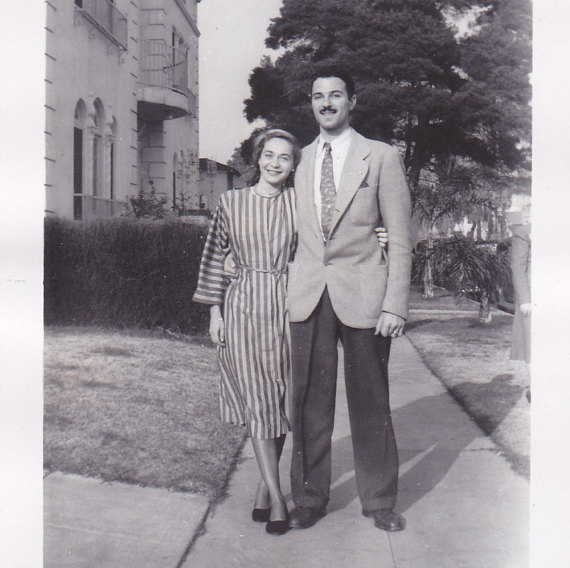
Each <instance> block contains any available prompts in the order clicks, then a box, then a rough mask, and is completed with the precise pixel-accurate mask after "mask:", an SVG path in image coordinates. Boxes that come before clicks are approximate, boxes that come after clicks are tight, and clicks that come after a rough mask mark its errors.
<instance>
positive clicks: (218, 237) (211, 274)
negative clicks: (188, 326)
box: [192, 200, 230, 305]
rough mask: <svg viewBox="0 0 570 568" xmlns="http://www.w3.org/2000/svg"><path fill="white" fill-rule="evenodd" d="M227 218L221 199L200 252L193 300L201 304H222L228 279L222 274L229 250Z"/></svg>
mask: <svg viewBox="0 0 570 568" xmlns="http://www.w3.org/2000/svg"><path fill="white" fill-rule="evenodd" d="M229 240H230V239H229V232H228V220H227V215H226V211H225V208H224V206H223V203H222V200H220V203H219V205H218V208H217V209H216V213H215V215H214V218H213V219H212V222H211V224H210V229H209V230H208V236H207V237H206V244H205V245H204V251H203V252H202V260H201V262H200V272H199V274H198V286H197V288H196V292H194V296H193V298H192V299H193V300H194V301H195V302H199V303H201V304H210V305H213V304H222V303H223V302H224V294H225V292H226V288H227V285H228V280H227V278H226V277H225V276H224V260H225V258H226V256H227V254H228V251H229Z"/></svg>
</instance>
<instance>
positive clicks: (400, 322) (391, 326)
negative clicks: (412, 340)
mask: <svg viewBox="0 0 570 568" xmlns="http://www.w3.org/2000/svg"><path fill="white" fill-rule="evenodd" d="M405 321H406V320H405V319H404V318H402V317H400V316H397V315H396V314H391V313H389V312H382V313H381V314H380V318H379V319H378V323H377V324H376V330H375V331H374V335H378V334H380V335H382V336H383V337H392V338H396V337H400V336H401V335H403V333H404V322H405Z"/></svg>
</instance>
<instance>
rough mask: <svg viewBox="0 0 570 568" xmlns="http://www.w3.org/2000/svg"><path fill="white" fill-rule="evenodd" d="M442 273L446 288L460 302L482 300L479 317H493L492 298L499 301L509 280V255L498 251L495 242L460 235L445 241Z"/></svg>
mask: <svg viewBox="0 0 570 568" xmlns="http://www.w3.org/2000/svg"><path fill="white" fill-rule="evenodd" d="M442 249H444V250H445V262H444V267H443V273H442V277H443V280H444V284H445V288H446V289H448V290H449V291H450V292H453V294H454V295H455V297H456V298H457V299H458V300H459V301H460V302H461V301H462V300H463V299H465V298H470V299H473V300H477V301H478V302H479V319H480V320H481V321H483V322H488V321H490V319H491V311H490V305H489V303H490V302H496V301H497V300H498V299H499V297H500V295H501V291H502V290H503V289H505V288H506V287H507V286H508V284H509V280H510V265H509V261H508V257H507V256H506V255H504V254H500V253H497V251H496V247H494V246H493V245H481V244H477V243H475V242H474V241H472V240H471V239H468V238H457V239H455V240H454V241H452V242H449V243H447V244H445V245H444V246H443V247H442Z"/></svg>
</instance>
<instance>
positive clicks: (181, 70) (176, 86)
mask: <svg viewBox="0 0 570 568" xmlns="http://www.w3.org/2000/svg"><path fill="white" fill-rule="evenodd" d="M138 103H139V104H138V109H139V114H140V115H141V117H142V118H145V119H147V120H169V119H173V118H179V117H181V116H184V115H187V114H191V115H193V116H195V115H196V97H195V95H194V94H192V93H191V92H190V89H189V88H188V55H187V53H186V51H182V50H180V49H177V48H175V47H172V46H170V45H168V44H167V43H166V42H165V41H164V40H161V39H151V40H146V41H144V42H143V43H142V53H141V69H140V80H139V84H138Z"/></svg>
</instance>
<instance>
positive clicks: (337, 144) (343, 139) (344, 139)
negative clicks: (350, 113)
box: [317, 127, 352, 154]
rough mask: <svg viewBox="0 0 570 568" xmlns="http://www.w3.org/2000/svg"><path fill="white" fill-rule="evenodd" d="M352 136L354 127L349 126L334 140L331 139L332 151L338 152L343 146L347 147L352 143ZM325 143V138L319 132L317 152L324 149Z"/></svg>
mask: <svg viewBox="0 0 570 568" xmlns="http://www.w3.org/2000/svg"><path fill="white" fill-rule="evenodd" d="M351 138H352V127H350V128H347V129H346V130H345V131H344V132H343V133H342V134H341V135H340V136H337V137H336V138H335V139H334V140H331V142H330V145H331V152H338V151H340V150H342V149H343V148H347V147H348V145H349V144H350V139H351ZM324 145H325V140H323V137H322V136H321V135H320V134H319V140H318V142H317V154H320V153H321V152H322V151H323V148H324Z"/></svg>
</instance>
